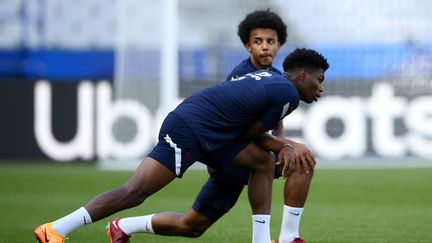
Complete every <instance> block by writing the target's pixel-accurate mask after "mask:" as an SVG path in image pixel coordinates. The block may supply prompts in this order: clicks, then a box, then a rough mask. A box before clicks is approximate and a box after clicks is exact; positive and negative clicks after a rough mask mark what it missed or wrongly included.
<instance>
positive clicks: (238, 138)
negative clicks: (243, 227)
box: [34, 49, 328, 243]
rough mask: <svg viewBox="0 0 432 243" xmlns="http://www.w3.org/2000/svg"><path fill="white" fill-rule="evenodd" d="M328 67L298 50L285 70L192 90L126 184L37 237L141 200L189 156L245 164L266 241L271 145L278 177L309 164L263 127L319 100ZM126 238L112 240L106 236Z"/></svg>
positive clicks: (260, 242)
mask: <svg viewBox="0 0 432 243" xmlns="http://www.w3.org/2000/svg"><path fill="white" fill-rule="evenodd" d="M287 67H289V68H287ZM327 68H328V63H327V60H326V59H325V58H324V57H323V56H322V55H321V54H319V53H317V52H316V51H314V50H308V49H297V50H295V51H294V52H292V53H291V54H290V55H288V56H287V58H286V59H285V61H284V71H285V72H284V75H279V74H277V73H274V72H271V71H257V72H254V73H250V74H247V75H245V76H242V77H240V78H238V79H237V80H236V81H231V82H223V83H220V84H218V85H215V86H212V87H209V88H206V89H203V90H200V91H198V92H196V93H194V94H193V95H191V96H190V97H189V98H187V99H185V100H184V101H183V102H182V103H181V104H180V105H178V106H177V107H176V108H175V109H174V110H173V111H172V112H170V113H169V114H168V115H167V117H166V118H165V120H164V122H163V124H162V126H161V129H160V132H159V142H158V144H156V145H155V147H154V148H153V150H152V151H151V152H150V153H149V155H148V156H147V157H146V158H145V159H144V160H143V161H142V162H141V164H140V165H139V167H138V168H137V169H136V171H135V173H134V175H133V176H132V177H131V178H130V180H129V181H128V182H127V183H125V184H124V185H123V186H120V187H118V188H115V189H112V190H110V191H107V192H104V193H101V194H99V195H98V196H96V197H94V198H93V199H92V200H91V201H90V202H88V203H87V204H86V205H85V206H83V207H80V208H79V209H77V210H76V211H74V212H72V213H70V214H68V215H66V216H64V217H62V218H60V219H58V220H55V221H54V222H51V223H46V224H43V225H41V226H39V227H37V228H36V229H35V231H34V233H35V237H36V239H37V240H38V241H39V242H50V243H54V242H63V241H64V239H65V237H66V236H67V235H68V234H69V233H70V232H72V231H74V230H76V229H78V228H79V227H81V226H83V225H86V224H91V223H92V222H95V221H98V220H101V219H103V218H105V217H108V216H110V215H112V214H114V213H116V212H119V211H121V210H124V209H127V208H132V207H135V206H138V205H140V204H141V203H143V202H144V200H145V199H146V198H148V197H149V196H151V195H153V194H154V193H156V192H157V191H158V190H160V189H161V188H163V187H165V186H166V185H167V184H169V183H170V182H171V181H172V180H174V179H175V178H176V177H179V178H180V177H182V175H183V173H184V172H185V171H186V170H187V168H188V167H189V166H191V165H192V164H193V163H194V162H195V161H201V162H202V163H204V164H206V165H208V166H211V167H213V168H216V169H219V170H223V169H224V168H226V167H230V166H235V167H241V168H247V169H248V170H250V176H249V183H248V196H249V201H250V205H251V208H252V213H253V216H252V218H253V221H255V222H258V225H257V227H254V228H253V238H252V242H253V243H266V242H267V243H269V242H271V239H270V227H269V220H270V206H271V191H272V181H273V175H274V164H275V157H274V155H273V153H271V152H269V151H273V152H276V153H279V156H278V162H277V163H279V164H281V167H282V175H283V176H287V175H288V173H289V172H290V171H294V170H296V169H298V168H301V169H299V170H307V168H308V167H313V166H314V165H307V164H303V163H302V161H298V160H295V159H294V153H293V152H294V150H293V149H292V146H291V145H289V144H284V143H283V142H281V141H279V140H277V139H275V138H274V137H273V136H271V135H269V134H268V133H267V131H268V130H270V129H272V128H273V127H274V126H275V125H276V123H277V122H278V121H279V120H281V119H283V118H284V117H285V116H287V115H288V114H290V113H291V112H292V111H293V110H295V109H296V108H297V107H298V104H299V102H300V100H303V101H304V102H306V103H312V102H314V101H317V100H318V99H319V97H320V96H321V93H322V92H323V81H324V72H325V70H327ZM137 222H138V223H136V224H133V225H129V226H131V227H134V228H133V229H132V231H134V232H140V231H145V228H146V227H148V225H145V224H141V223H140V220H139V218H138V220H137ZM119 223H121V221H120V222H119V221H113V222H111V224H110V230H109V232H110V234H111V236H113V234H112V233H114V231H117V232H116V235H115V236H120V234H117V233H118V231H119V229H118V227H119ZM254 226H255V225H254ZM120 227H121V226H120ZM122 230H124V228H122ZM121 233H123V232H121ZM126 236H127V235H126ZM128 239H129V237H127V238H112V242H127V241H128Z"/></svg>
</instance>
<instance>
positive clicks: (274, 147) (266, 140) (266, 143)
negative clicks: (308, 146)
mask: <svg viewBox="0 0 432 243" xmlns="http://www.w3.org/2000/svg"><path fill="white" fill-rule="evenodd" d="M254 143H255V144H257V145H258V146H260V147H261V148H262V149H265V150H267V151H273V152H279V151H280V150H281V149H282V148H283V147H284V144H286V142H285V141H284V140H282V139H280V138H277V137H275V136H273V135H270V134H268V133H263V134H261V135H260V136H258V137H257V138H256V139H255V140H254Z"/></svg>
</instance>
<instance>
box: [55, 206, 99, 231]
mask: <svg viewBox="0 0 432 243" xmlns="http://www.w3.org/2000/svg"><path fill="white" fill-rule="evenodd" d="M91 223H92V219H91V217H90V214H89V213H88V212H87V210H86V209H85V208H84V207H80V208H79V209H77V210H76V211H74V212H72V213H71V214H68V215H66V216H64V217H63V218H61V219H58V220H56V221H54V222H53V224H52V227H53V229H54V230H55V231H56V232H57V233H59V234H60V235H61V236H63V237H66V236H67V235H68V234H69V233H70V232H72V231H74V230H76V229H78V228H79V227H81V226H83V225H86V224H91Z"/></svg>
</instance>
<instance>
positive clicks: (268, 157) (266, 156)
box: [255, 152, 276, 172]
mask: <svg viewBox="0 0 432 243" xmlns="http://www.w3.org/2000/svg"><path fill="white" fill-rule="evenodd" d="M275 161H276V158H275V156H274V154H273V153H270V152H266V153H263V154H262V155H260V156H257V157H256V162H255V165H256V168H255V169H256V170H260V171H269V172H270V171H271V172H273V171H274V166H275Z"/></svg>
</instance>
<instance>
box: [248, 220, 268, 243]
mask: <svg viewBox="0 0 432 243" xmlns="http://www.w3.org/2000/svg"><path fill="white" fill-rule="evenodd" d="M266 242H268V243H270V242H271V238H270V215H267V214H255V215H252V243H266Z"/></svg>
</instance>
